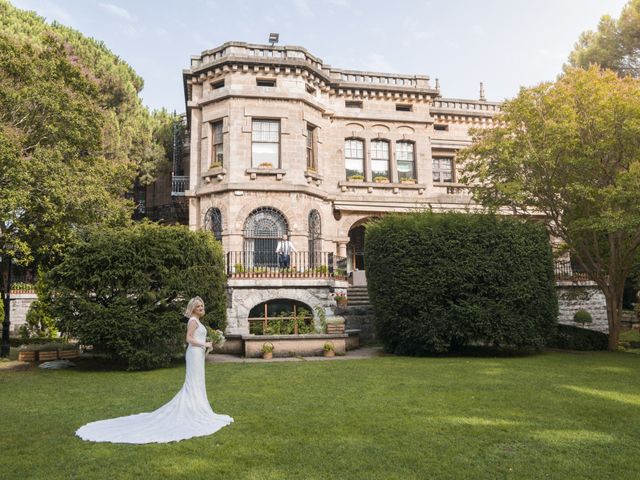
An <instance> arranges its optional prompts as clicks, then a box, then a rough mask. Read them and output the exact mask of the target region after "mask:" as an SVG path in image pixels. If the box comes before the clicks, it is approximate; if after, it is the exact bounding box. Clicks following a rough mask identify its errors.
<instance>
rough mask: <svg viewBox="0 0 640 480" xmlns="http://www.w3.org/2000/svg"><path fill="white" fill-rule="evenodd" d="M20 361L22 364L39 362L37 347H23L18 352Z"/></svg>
mask: <svg viewBox="0 0 640 480" xmlns="http://www.w3.org/2000/svg"><path fill="white" fill-rule="evenodd" d="M18 360H19V361H21V362H35V361H37V360H38V351H37V348H36V345H22V346H21V347H20V349H19V350H18Z"/></svg>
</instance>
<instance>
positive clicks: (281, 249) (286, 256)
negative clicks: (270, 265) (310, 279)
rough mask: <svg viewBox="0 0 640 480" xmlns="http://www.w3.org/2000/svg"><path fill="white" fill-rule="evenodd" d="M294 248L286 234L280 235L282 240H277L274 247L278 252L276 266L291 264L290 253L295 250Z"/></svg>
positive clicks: (286, 266)
mask: <svg viewBox="0 0 640 480" xmlns="http://www.w3.org/2000/svg"><path fill="white" fill-rule="evenodd" d="M295 251H296V249H295V247H294V246H293V243H291V242H290V241H289V237H288V235H287V234H284V235H283V236H282V240H281V241H279V242H278V246H277V247H276V253H277V254H278V266H279V267H280V268H289V265H290V264H291V253H292V252H295Z"/></svg>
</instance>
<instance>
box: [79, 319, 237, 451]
mask: <svg viewBox="0 0 640 480" xmlns="http://www.w3.org/2000/svg"><path fill="white" fill-rule="evenodd" d="M194 320H195V321H196V322H198V327H197V329H196V332H195V334H194V337H195V338H196V339H197V340H198V341H200V342H202V343H204V342H205V340H206V336H207V330H206V328H205V327H204V325H202V324H201V323H200V322H199V321H198V320H197V319H196V318H192V319H191V320H190V322H192V321H194ZM204 356H205V350H204V349H203V348H200V347H196V346H192V345H189V346H188V347H187V352H186V354H185V359H186V365H187V368H186V375H185V381H184V385H183V386H182V389H180V391H179V392H178V393H177V394H176V396H175V397H173V399H172V400H171V401H170V402H169V403H167V404H165V405H163V406H162V407H160V408H158V409H157V410H155V411H153V412H149V413H139V414H136V415H129V416H126V417H118V418H113V419H110V420H100V421H97V422H91V423H88V424H86V425H84V426H82V427H80V428H79V429H78V430H77V431H76V435H78V436H79V437H80V438H82V439H83V440H88V441H91V442H111V443H167V442H176V441H179V440H185V439H187V438H192V437H200V436H204V435H211V434H212V433H214V432H216V431H218V430H220V429H221V428H222V427H225V426H227V425H229V424H230V423H231V422H233V418H231V417H230V416H229V415H220V414H217V413H215V412H214V411H213V410H212V409H211V405H209V400H208V399H207V391H206V387H205V381H204Z"/></svg>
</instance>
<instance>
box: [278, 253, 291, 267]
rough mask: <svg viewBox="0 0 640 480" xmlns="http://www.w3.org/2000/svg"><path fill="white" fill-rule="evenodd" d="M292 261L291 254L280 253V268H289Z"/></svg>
mask: <svg viewBox="0 0 640 480" xmlns="http://www.w3.org/2000/svg"><path fill="white" fill-rule="evenodd" d="M290 263H291V257H290V256H289V255H287V254H284V253H280V254H278V266H279V267H280V268H289V264H290Z"/></svg>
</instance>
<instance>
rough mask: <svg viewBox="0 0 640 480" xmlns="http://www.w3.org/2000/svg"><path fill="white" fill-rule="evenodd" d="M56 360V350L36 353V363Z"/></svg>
mask: <svg viewBox="0 0 640 480" xmlns="http://www.w3.org/2000/svg"><path fill="white" fill-rule="evenodd" d="M57 359H58V350H45V351H42V350H41V351H40V352H38V361H40V362H49V361H51V360H57Z"/></svg>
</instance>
